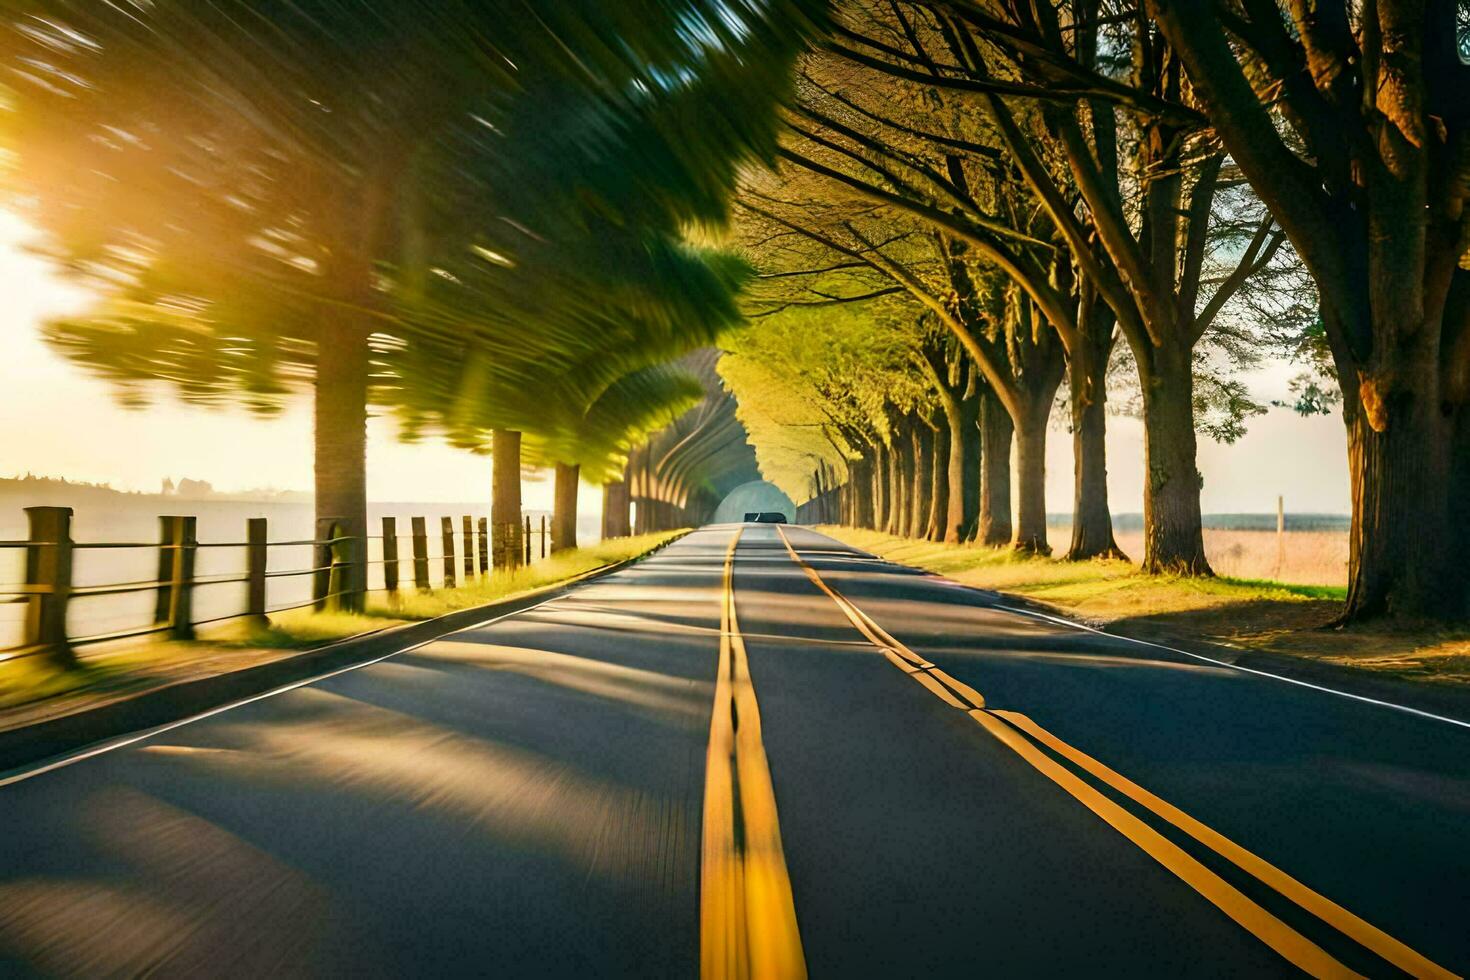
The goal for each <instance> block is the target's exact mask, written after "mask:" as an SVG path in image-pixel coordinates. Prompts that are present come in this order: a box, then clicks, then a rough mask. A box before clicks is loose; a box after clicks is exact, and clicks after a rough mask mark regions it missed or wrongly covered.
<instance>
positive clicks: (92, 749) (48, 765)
mask: <svg viewBox="0 0 1470 980" xmlns="http://www.w3.org/2000/svg"><path fill="white" fill-rule="evenodd" d="M568 594H569V593H565V592H564V593H562V594H560V595H554V596H549V597H547V598H545V599H542V600H541V601H540V602H538V603H536V604H534V605H530V606H526V607H525V608H524V609H515V610H512V611H511V612H507V613H501V614H500V615H499V616H492V617H491V618H489V619H487V620H484V621H482V622H479V623H471V624H470V625H469V626H461V627H460V628H459V629H455V630H450V631H449V632H448V633H443V634H441V635H439V636H435V637H431V638H430V639H427V640H424V641H422V642H420V643H415V644H413V645H412V646H406V647H402V648H401V649H398V650H394V651H392V652H390V653H385V654H383V655H382V656H381V657H374V658H373V659H371V660H364V661H362V662H361V663H355V664H350V665H348V666H346V667H339V668H337V669H336V670H331V671H328V672H327V673H325V674H318V675H316V676H315V677H308V678H306V679H304V680H299V681H294V682H292V683H290V684H285V685H282V686H281V687H277V688H273V689H271V690H269V691H265V692H263V693H260V694H252V695H251V696H250V697H248V698H241V699H240V700H238V701H231V702H230V703H228V704H222V705H220V706H219V707H216V708H210V709H209V710H208V711H201V712H199V713H198V714H197V715H190V716H189V717H187V718H180V719H177V720H176V721H170V722H166V723H164V724H162V725H157V726H155V727H153V728H146V729H144V730H143V731H141V732H133V733H132V734H129V735H123V736H120V737H118V738H115V739H112V740H111V741H107V742H99V743H98V744H96V745H90V746H87V747H86V748H82V749H78V750H76V751H75V752H71V753H69V754H66V755H62V756H59V757H57V758H53V759H51V760H49V761H47V762H42V763H40V764H38V765H36V766H33V767H32V768H30V769H25V768H23V767H22V768H21V769H18V770H12V771H11V772H10V773H8V774H6V775H4V776H0V788H4V787H6V786H13V785H14V784H16V783H23V782H25V781H26V780H27V779H32V778H34V777H36V776H40V775H44V774H45V773H48V772H52V771H54V770H56V769H64V768H66V767H67V766H71V765H75V764H76V763H78V762H82V761H84V760H86V759H91V758H93V757H95V756H99V755H105V754H106V753H108V752H115V751H117V750H118V749H124V748H127V747H128V746H129V745H136V744H137V743H138V742H143V741H146V740H147V739H150V738H153V737H154V736H156V735H162V734H164V733H165V732H171V731H173V730H174V729H175V728H183V727H184V726H185V725H192V724H193V723H194V722H196V721H203V720H204V719H205V718H212V717H214V716H215V715H218V714H223V713H224V712H226V711H233V710H234V709H235V708H240V707H244V706H245V705H247V704H254V703H255V702H256V701H263V700H265V699H266V698H273V697H275V696H276V695H277V694H285V693H287V692H288V691H294V690H296V689H297V688H302V687H309V686H310V685H312V684H319V683H321V682H322V681H325V680H330V679H332V678H333V677H338V676H340V675H342V674H346V673H350V672H352V671H354V670H361V669H362V668H364V667H371V666H373V665H374V664H380V663H382V662H383V661H384V660H388V659H390V658H392V657H396V656H398V655H399V654H404V653H411V652H413V651H414V650H417V649H419V648H420V647H426V646H428V645H429V644H430V643H438V642H439V641H440V640H443V639H445V638H446V637H450V636H455V635H457V634H459V633H467V632H469V631H470V630H477V629H483V628H484V627H486V626H490V625H491V624H493V623H498V622H500V621H501V620H502V619H509V618H510V617H512V616H519V615H521V614H522V613H528V612H530V611H532V610H533V609H540V608H541V607H542V606H545V605H548V604H550V603H553V602H556V601H557V600H559V599H564V598H566V596H567V595H568Z"/></svg>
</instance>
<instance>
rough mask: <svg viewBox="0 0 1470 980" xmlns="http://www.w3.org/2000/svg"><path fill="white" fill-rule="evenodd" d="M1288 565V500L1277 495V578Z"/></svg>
mask: <svg viewBox="0 0 1470 980" xmlns="http://www.w3.org/2000/svg"><path fill="white" fill-rule="evenodd" d="M1285 564H1286V498H1285V497H1283V496H1281V495H1280V494H1277V495H1276V577H1277V578H1280V577H1281V569H1282V566H1284V565H1285Z"/></svg>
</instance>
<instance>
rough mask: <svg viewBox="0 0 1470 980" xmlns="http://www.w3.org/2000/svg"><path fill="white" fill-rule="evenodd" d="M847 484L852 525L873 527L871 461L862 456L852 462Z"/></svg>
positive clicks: (850, 522) (849, 519) (849, 520)
mask: <svg viewBox="0 0 1470 980" xmlns="http://www.w3.org/2000/svg"><path fill="white" fill-rule="evenodd" d="M851 474H852V479H851V483H850V484H849V485H848V498H849V501H850V503H849V507H850V511H849V518H848V523H849V524H850V525H851V526H853V527H873V526H874V525H873V462H872V460H871V459H870V458H868V457H864V458H863V459H859V460H856V461H854V462H853V464H852V470H851Z"/></svg>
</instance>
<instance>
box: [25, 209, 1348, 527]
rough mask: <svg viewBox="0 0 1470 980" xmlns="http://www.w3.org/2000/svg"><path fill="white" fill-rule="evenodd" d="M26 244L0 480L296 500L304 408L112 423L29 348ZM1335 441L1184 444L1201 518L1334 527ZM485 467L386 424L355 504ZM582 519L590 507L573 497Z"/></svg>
mask: <svg viewBox="0 0 1470 980" xmlns="http://www.w3.org/2000/svg"><path fill="white" fill-rule="evenodd" d="M29 234H30V233H29V230H28V229H27V228H26V226H25V225H24V224H23V223H22V222H21V221H20V220H19V219H17V218H16V217H14V216H13V215H11V214H8V213H6V212H3V211H0V392H3V393H4V397H0V477H3V476H18V475H21V474H24V473H26V472H31V473H35V474H37V475H44V476H54V477H65V478H67V479H71V480H84V481H88V482H96V483H109V484H111V485H112V486H114V487H117V488H119V489H124V490H146V491H154V490H157V489H158V488H159V485H160V483H161V482H162V480H163V479H164V478H165V477H171V478H173V479H174V480H178V479H179V478H181V477H190V478H193V479H196V480H207V481H209V482H210V483H211V484H213V485H214V487H215V489H217V490H221V491H234V490H248V489H257V488H267V487H269V488H274V489H281V490H309V489H310V488H311V485H312V479H311V413H310V406H309V403H308V402H307V401H306V400H305V398H304V397H303V398H299V399H296V400H295V401H293V402H292V403H291V404H290V405H289V406H288V407H287V409H286V411H285V412H284V413H283V414H281V415H280V416H279V417H276V418H272V419H269V420H262V419H259V418H256V417H253V416H251V415H248V414H246V413H245V412H243V411H239V410H231V409H205V408H199V407H196V406H191V405H185V404H183V403H182V402H180V401H178V400H177V399H176V398H175V397H174V396H173V395H172V394H171V393H170V392H169V391H168V390H167V389H164V388H160V389H159V390H158V392H157V395H156V398H155V399H154V402H153V404H152V406H150V407H149V408H146V409H143V410H131V409H124V408H122V407H120V406H119V405H118V403H117V402H116V400H115V399H114V398H113V396H112V392H111V390H110V388H109V386H108V384H107V383H106V382H104V381H102V380H101V379H98V378H95V377H93V376H91V375H89V374H87V373H86V372H84V371H83V370H81V369H80V368H78V367H76V366H74V365H72V364H70V363H69V362H67V361H66V360H65V359H64V358H62V357H61V356H60V355H59V354H57V353H55V352H53V351H52V350H51V349H50V348H49V347H47V345H46V344H45V343H44V342H43V341H42V340H41V338H40V335H39V332H38V330H37V325H38V324H39V323H40V322H42V321H43V320H45V319H46V318H47V317H51V316H56V315H58V314H63V313H67V312H71V311H76V310H79V309H81V308H83V307H84V306H85V304H86V302H87V296H86V294H85V293H84V292H82V291H80V290H78V289H76V288H75V287H72V286H69V285H67V284H66V283H64V282H63V281H61V279H60V278H59V277H58V276H57V275H56V273H55V271H54V270H53V269H51V268H49V267H48V266H47V264H46V263H45V262H44V261H42V260H41V259H39V258H37V257H35V256H33V255H30V254H27V253H26V252H25V250H24V243H25V241H26V240H27V239H28V237H29ZM1295 371H1296V369H1295V368H1294V367H1292V366H1291V365H1288V364H1273V365H1271V366H1270V367H1268V368H1266V369H1264V370H1261V371H1257V372H1254V373H1252V374H1251V375H1249V376H1247V378H1246V380H1247V382H1248V383H1249V385H1250V387H1251V390H1252V393H1253V394H1254V395H1255V397H1256V398H1257V400H1260V401H1263V402H1264V401H1269V400H1270V399H1272V398H1285V397H1286V396H1287V380H1288V379H1289V378H1290V377H1291V375H1292V374H1294V373H1295ZM1346 452H1347V450H1346V436H1345V434H1344V431H1343V426H1342V422H1341V420H1340V419H1339V418H1338V417H1336V416H1319V417H1315V418H1308V419H1304V418H1301V417H1298V416H1297V415H1296V414H1295V413H1293V412H1291V411H1289V410H1287V409H1279V408H1273V409H1271V410H1270V411H1269V412H1268V413H1267V414H1266V415H1264V416H1261V417H1258V418H1255V419H1252V420H1251V421H1250V427H1249V429H1248V431H1247V433H1246V435H1245V436H1244V437H1243V438H1241V439H1240V440H1239V441H1238V442H1236V443H1235V444H1233V445H1229V446H1225V445H1221V444H1218V443H1215V442H1213V441H1212V440H1210V439H1209V438H1208V437H1205V436H1201V437H1200V453H1199V458H1200V471H1201V472H1202V473H1203V474H1204V489H1203V491H1202V500H1201V503H1202V506H1203V509H1204V510H1205V511H1206V512H1207V513H1229V512H1270V511H1274V510H1275V509H1276V497H1277V495H1278V494H1279V495H1281V496H1283V497H1284V498H1285V500H1286V508H1287V510H1288V511H1289V512H1296V513H1307V512H1312V513H1347V511H1348V508H1349V498H1348V480H1347V460H1346ZM1142 478H1143V430H1142V426H1141V424H1140V423H1139V422H1138V420H1136V419H1131V418H1126V417H1117V416H1115V417H1113V418H1110V419H1109V431H1108V490H1109V495H1110V502H1111V504H1112V508H1113V511H1114V512H1115V513H1128V512H1137V511H1139V510H1141V508H1142V497H1143V483H1142ZM489 488H490V461H489V460H488V458H485V457H480V456H475V455H472V454H470V453H467V452H465V451H463V450H457V449H452V448H450V447H448V446H446V445H443V444H442V443H437V442H433V441H429V442H424V443H421V444H417V445H405V444H404V443H402V442H400V441H399V440H398V439H397V436H396V430H395V425H394V423H393V421H392V420H391V419H387V418H374V419H372V420H371V421H370V422H369V427H368V496H369V498H370V499H372V500H375V501H385V502H386V501H415V502H418V501H422V502H455V503H460V502H470V501H480V500H485V499H487V498H488V496H489ZM522 493H523V497H524V500H525V506H526V507H527V508H528V509H533V510H539V509H549V508H550V506H551V498H552V492H551V481H550V480H549V479H542V480H540V481H536V482H530V481H528V482H527V483H526V484H525V485H524V487H523V490H522ZM1071 500H1072V456H1071V440H1070V437H1069V435H1068V434H1067V432H1066V431H1065V430H1064V429H1063V428H1061V427H1060V425H1054V426H1053V428H1052V431H1051V432H1050V433H1049V437H1048V452H1047V505H1048V509H1049V510H1051V511H1054V512H1056V511H1066V510H1067V509H1068V508H1069V507H1070V505H1071ZM581 501H582V504H583V506H582V507H581V508H580V509H581V510H582V511H584V512H587V511H589V510H590V511H591V512H593V513H595V512H596V510H597V507H598V506H599V504H600V501H599V500H598V497H597V494H595V493H594V492H592V491H590V490H589V489H588V488H584V489H583V493H582V494H581Z"/></svg>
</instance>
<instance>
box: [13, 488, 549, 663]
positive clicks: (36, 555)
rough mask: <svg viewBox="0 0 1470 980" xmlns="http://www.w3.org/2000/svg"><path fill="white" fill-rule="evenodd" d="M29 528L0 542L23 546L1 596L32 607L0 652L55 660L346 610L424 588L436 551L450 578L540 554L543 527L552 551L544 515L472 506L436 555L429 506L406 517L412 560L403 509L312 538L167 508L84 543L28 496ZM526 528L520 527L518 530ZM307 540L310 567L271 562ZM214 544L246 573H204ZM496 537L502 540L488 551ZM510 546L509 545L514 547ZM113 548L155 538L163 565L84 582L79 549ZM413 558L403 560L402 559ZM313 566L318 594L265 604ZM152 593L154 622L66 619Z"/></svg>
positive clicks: (66, 510) (448, 525) (327, 526)
mask: <svg viewBox="0 0 1470 980" xmlns="http://www.w3.org/2000/svg"><path fill="white" fill-rule="evenodd" d="M25 511H26V516H27V518H28V520H29V536H28V537H27V539H26V540H24V541H0V549H6V548H11V549H24V550H25V574H24V579H25V581H24V582H23V583H20V584H18V585H16V586H12V587H10V588H7V589H3V590H0V595H6V596H8V598H0V602H11V603H22V604H24V605H25V606H26V609H25V616H24V622H23V625H22V638H21V641H20V643H19V644H18V645H12V646H9V647H5V648H0V660H10V659H14V658H16V657H27V656H38V657H45V658H47V659H49V660H51V661H53V662H55V663H57V664H58V665H61V666H70V665H71V664H73V663H75V662H76V652H75V648H77V647H81V646H87V645H91V644H99V643H107V642H113V641H119V640H127V639H132V638H137V637H143V636H148V635H151V634H161V635H167V636H168V637H170V638H173V639H180V640H187V639H193V637H194V631H195V629H196V628H197V627H200V626H204V625H207V624H210V623H217V622H223V621H225V620H230V619H239V618H251V619H255V620H258V621H261V622H264V621H265V620H266V617H267V616H268V615H270V614H271V613H278V612H285V611H287V610H290V609H300V608H306V607H312V608H314V609H317V610H328V609H340V610H345V611H360V610H361V608H362V602H363V599H364V597H365V595H366V594H367V593H369V592H383V593H387V594H388V595H389V596H396V595H398V594H399V593H400V591H401V590H402V589H403V588H404V587H405V586H408V585H409V584H410V582H411V585H412V588H413V589H415V590H417V591H420V592H427V591H430V590H431V589H432V588H433V584H432V583H431V576H430V563H431V560H437V562H439V563H441V570H440V572H439V574H438V575H437V576H435V577H436V578H437V579H438V583H439V585H440V586H441V587H444V588H454V587H455V586H456V585H458V584H461V583H463V584H470V583H472V582H474V581H475V580H477V579H480V578H483V577H484V576H487V575H489V574H490V573H491V570H492V568H493V569H494V570H496V571H501V570H509V569H513V568H515V567H517V566H519V565H521V564H530V563H531V562H532V561H533V560H534V558H535V554H534V551H535V548H534V545H535V544H536V538H537V537H539V539H540V541H539V552H540V557H542V558H545V557H546V554H547V550H548V542H549V538H548V529H547V523H546V518H545V517H544V516H543V517H542V518H541V522H540V528H539V531H540V533H539V535H537V534H536V533H535V529H534V528H533V525H532V522H531V518H530V517H526V518H525V519H524V524H523V526H520V525H517V524H506V525H505V526H504V527H497V528H495V529H494V530H495V531H496V532H497V533H494V534H492V533H491V531H492V529H491V528H490V526H489V521H488V520H487V519H486V518H483V517H482V518H479V519H478V521H476V520H475V519H474V518H471V517H469V516H468V515H465V516H463V517H461V518H460V520H459V522H458V523H456V521H455V519H454V518H452V517H443V518H441V519H440V526H439V528H438V532H439V534H438V537H439V544H438V548H437V549H436V550H437V552H438V553H437V554H436V555H433V558H432V559H431V549H430V546H429V545H430V539H429V525H428V523H427V522H426V521H425V519H424V518H422V517H414V518H411V519H410V522H409V525H410V526H409V529H408V534H407V535H406V537H407V538H408V542H407V544H408V553H407V557H406V560H405V558H404V556H402V555H401V553H400V534H399V526H398V520H397V518H394V517H383V518H382V534H381V535H370V536H368V537H366V538H359V537H354V536H350V535H347V534H345V533H343V526H344V522H342V521H340V520H335V519H330V518H327V519H321V520H319V521H318V522H317V528H316V537H315V538H312V539H309V540H293V541H271V540H270V535H269V528H268V525H267V522H266V518H263V517H255V518H249V519H247V521H246V527H245V539H244V540H243V541H208V542H206V541H199V540H198V538H197V535H196V525H197V521H196V518H194V517H188V516H164V517H160V518H159V539H158V540H157V541H150V542H81V541H74V540H72V536H71V525H72V509H71V508H70V507H27V508H26V509H25ZM518 532H519V533H518ZM370 541H378V542H381V547H380V549H379V554H380V556H381V557H378V558H375V559H372V560H369V559H368V554H369V549H368V547H367V544H368V542H370ZM293 547H294V548H298V549H304V548H310V549H311V554H312V555H313V560H312V562H311V565H310V567H307V568H295V569H285V570H280V569H272V568H270V555H271V550H272V549H276V548H293ZM216 548H234V549H239V550H243V552H244V554H245V568H244V570H243V571H241V572H230V573H225V574H215V575H199V574H196V571H195V569H196V564H197V559H198V556H199V554H200V552H201V551H203V550H206V549H216ZM492 548H494V549H497V550H495V551H493V552H492ZM512 548H513V549H514V551H511V550H510V549H512ZM113 549H119V550H120V549H134V550H136V549H155V550H156V552H157V559H158V560H157V569H158V572H157V576H156V578H154V579H152V580H149V581H131V582H111V583H105V584H91V585H76V584H74V583H73V568H74V563H75V560H76V558H77V555H78V553H84V552H88V551H99V550H113ZM405 565H406V566H407V568H405V567H404V566H405ZM372 568H378V569H380V573H379V575H380V578H379V580H380V581H381V586H379V587H376V588H368V583H369V581H370V578H369V570H370V569H372ZM307 576H310V580H311V595H310V598H309V599H307V600H305V601H299V602H287V603H285V604H281V605H275V606H272V605H270V604H269V601H268V600H269V593H270V589H269V583H271V582H272V581H274V580H279V579H296V578H304V577H307ZM206 586H208V587H217V586H234V587H238V588H239V589H240V600H241V601H240V603H239V605H238V606H237V607H236V609H235V611H232V612H229V613H227V614H224V615H212V616H209V617H207V618H204V619H200V618H196V616H195V612H194V596H195V592H196V590H197V589H200V588H202V587H206ZM144 592H152V593H154V597H155V598H154V603H153V616H152V620H151V622H148V623H141V622H140V623H138V624H137V625H131V626H128V627H127V628H124V629H120V630H110V631H105V632H100V633H91V634H85V635H80V636H77V635H72V633H71V631H70V630H69V629H68V622H67V621H68V612H69V610H70V608H71V605H72V603H73V601H74V600H76V599H81V598H91V597H101V596H122V595H129V594H137V593H144Z"/></svg>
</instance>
